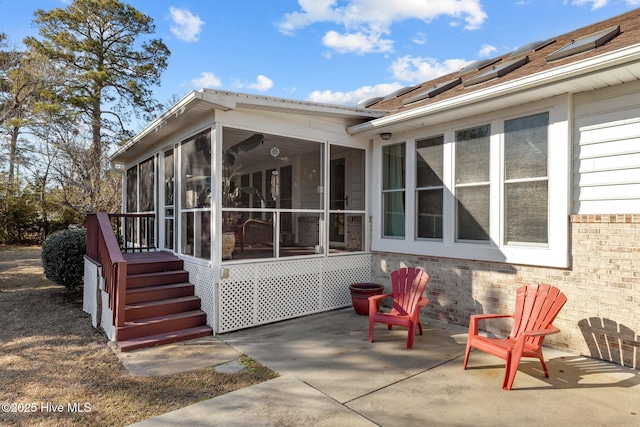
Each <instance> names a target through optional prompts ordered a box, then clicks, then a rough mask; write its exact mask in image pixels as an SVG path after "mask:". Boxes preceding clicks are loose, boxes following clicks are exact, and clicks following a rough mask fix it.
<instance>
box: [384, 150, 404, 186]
mask: <svg viewBox="0 0 640 427" xmlns="http://www.w3.org/2000/svg"><path fill="white" fill-rule="evenodd" d="M404 152H405V144H404V143H402V144H396V145H388V146H386V147H382V189H383V190H395V189H402V188H404Z"/></svg>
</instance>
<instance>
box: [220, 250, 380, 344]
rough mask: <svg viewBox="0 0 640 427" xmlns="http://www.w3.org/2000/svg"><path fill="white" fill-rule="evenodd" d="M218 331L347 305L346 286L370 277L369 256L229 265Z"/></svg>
mask: <svg viewBox="0 0 640 427" xmlns="http://www.w3.org/2000/svg"><path fill="white" fill-rule="evenodd" d="M228 270H229V278H228V279H222V280H221V281H220V285H219V287H218V305H219V309H218V313H219V318H218V329H217V332H229V331H233V330H237V329H243V328H247V327H251V326H256V325H260V324H265V323H271V322H276V321H279V320H284V319H290V318H293V317H299V316H304V315H307V314H312V313H317V312H320V311H326V310H332V309H335V308H340V307H345V306H348V305H351V296H350V293H349V284H351V283H355V282H367V281H369V280H370V277H371V256H370V255H349V256H344V257H327V258H320V259H310V260H287V261H275V262H263V263H255V264H244V265H234V266H229V267H228Z"/></svg>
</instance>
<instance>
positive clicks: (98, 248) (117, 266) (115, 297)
mask: <svg viewBox="0 0 640 427" xmlns="http://www.w3.org/2000/svg"><path fill="white" fill-rule="evenodd" d="M87 256H88V257H89V258H91V259H92V260H94V261H97V262H99V263H100V265H101V266H102V277H103V278H104V287H105V292H107V294H108V295H109V308H110V309H111V311H112V313H113V319H112V322H113V325H114V326H115V330H116V336H115V339H116V341H117V340H118V330H119V328H120V327H122V326H124V323H125V318H124V313H125V311H124V309H125V297H126V283H127V262H126V261H125V259H124V257H123V255H122V252H121V251H120V246H119V245H118V240H117V239H116V235H115V233H114V232H113V228H112V226H111V222H110V220H109V215H108V214H107V213H106V212H95V213H88V214H87Z"/></svg>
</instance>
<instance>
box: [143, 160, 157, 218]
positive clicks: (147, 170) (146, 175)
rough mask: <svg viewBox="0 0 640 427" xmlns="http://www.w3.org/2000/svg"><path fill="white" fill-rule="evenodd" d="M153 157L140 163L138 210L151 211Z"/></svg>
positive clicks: (152, 208)
mask: <svg viewBox="0 0 640 427" xmlns="http://www.w3.org/2000/svg"><path fill="white" fill-rule="evenodd" d="M154 176H155V174H154V170H153V158H150V159H149V160H146V161H144V162H142V163H140V212H153V210H154V206H153V192H154V188H155V187H154V182H153V181H154V179H153V178H154Z"/></svg>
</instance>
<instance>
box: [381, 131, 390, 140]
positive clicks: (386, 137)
mask: <svg viewBox="0 0 640 427" xmlns="http://www.w3.org/2000/svg"><path fill="white" fill-rule="evenodd" d="M380 138H382V140H383V141H388V140H390V139H391V132H382V133H381V134H380Z"/></svg>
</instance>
